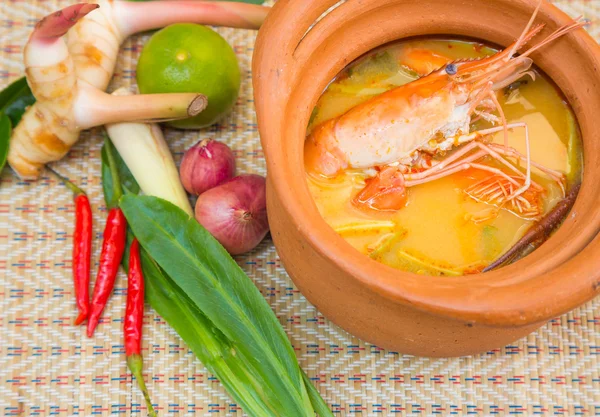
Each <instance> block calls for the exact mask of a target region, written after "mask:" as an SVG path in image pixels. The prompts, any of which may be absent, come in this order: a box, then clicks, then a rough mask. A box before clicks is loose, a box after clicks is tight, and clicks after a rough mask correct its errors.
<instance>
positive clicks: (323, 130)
mask: <svg viewBox="0 0 600 417" xmlns="http://www.w3.org/2000/svg"><path fill="white" fill-rule="evenodd" d="M496 52H497V51H496V50H495V49H493V48H491V47H489V46H486V45H483V44H481V43H478V42H472V41H465V40H453V39H442V38H438V39H412V40H407V41H401V42H398V43H395V44H391V45H387V46H384V47H382V48H379V49H377V50H374V51H372V52H370V53H368V54H367V55H365V56H363V57H362V58H360V59H359V60H357V61H355V62H354V63H352V64H350V65H349V66H348V67H347V68H345V69H344V70H343V71H342V72H341V73H340V74H339V75H338V76H337V77H336V78H335V79H334V80H333V81H332V82H331V83H330V85H329V86H328V87H327V89H326V90H325V92H324V93H323V94H322V96H321V97H320V99H319V101H318V103H317V105H316V107H315V109H314V111H313V113H312V116H311V119H310V123H309V126H308V129H307V144H306V146H305V164H306V171H307V182H308V187H309V190H310V192H311V194H312V196H313V198H314V201H315V203H316V206H317V208H318V210H319V212H320V213H321V215H322V216H323V218H324V219H325V221H326V222H327V223H328V224H329V225H330V226H331V227H332V228H333V229H334V230H335V231H336V232H337V233H338V234H339V235H341V236H342V237H343V238H344V239H346V240H347V241H348V242H349V243H350V244H351V245H352V246H353V247H354V248H356V249H357V250H358V251H360V252H362V253H363V254H365V255H366V256H370V257H371V258H373V259H375V260H377V261H379V262H382V263H384V264H387V265H389V266H392V267H395V268H398V269H402V270H405V271H410V272H416V273H421V274H427V275H462V274H468V273H475V272H480V271H482V270H483V269H484V268H486V267H487V266H488V265H490V264H491V263H492V262H494V261H495V260H496V259H498V258H499V257H500V256H501V255H502V254H504V253H505V252H506V251H508V250H509V249H510V248H511V247H513V245H515V243H517V242H518V241H519V240H520V239H521V238H522V237H523V236H524V234H525V233H526V232H527V230H528V229H530V228H531V226H532V225H534V224H536V222H540V221H541V220H542V219H544V216H546V215H547V214H548V213H549V212H550V211H551V210H553V208H555V207H556V206H557V204H558V203H559V202H560V201H561V200H563V199H564V198H565V195H566V194H567V193H569V191H570V190H571V189H572V188H574V187H575V186H577V185H578V184H579V183H580V182H581V175H582V145H581V138H580V134H579V130H578V127H577V124H576V121H575V117H574V116H573V114H572V111H571V109H570V108H569V106H568V104H567V102H566V101H565V99H564V98H563V97H562V95H561V94H560V92H559V91H558V90H557V88H556V87H555V86H554V85H553V84H552V82H551V81H550V80H549V79H547V77H546V76H545V75H544V74H542V73H541V72H540V71H539V70H537V69H535V68H534V67H531V68H526V71H524V72H523V73H522V74H521V73H517V76H512V74H511V75H510V76H509V77H508V78H507V79H503V80H499V79H494V80H492V81H491V84H489V83H488V84H482V87H480V90H479V91H476V92H475V93H473V94H478V96H477V97H475V98H473V97H469V100H475V99H477V100H480V101H479V102H478V104H477V106H475V107H473V108H471V107H470V106H474V105H473V102H472V101H471V102H470V103H469V102H467V103H466V104H465V105H463V107H464V106H466V105H469V108H463V107H454V108H453V109H452V112H451V113H448V116H447V117H448V120H449V122H448V124H446V125H444V128H443V131H442V132H440V131H437V132H435V133H434V135H433V136H432V138H430V140H427V137H426V139H425V142H423V141H421V142H418V141H419V140H420V139H419V138H420V137H421V136H422V135H423V132H427V134H429V133H431V132H430V131H429V130H427V126H428V123H430V124H431V123H432V122H431V120H430V119H433V118H435V117H438V114H437V112H438V109H442V110H439V111H443V108H444V106H446V105H447V103H446V102H445V101H444V100H445V98H444V97H443V96H440V97H441V98H440V97H438V96H436V95H435V94H436V91H438V90H439V89H440V88H441V89H443V88H446V86H447V84H448V82H453V83H455V84H457V85H458V84H460V83H463V84H467V81H468V82H471V78H468V77H477V76H480V75H479V73H477V72H474V73H470V74H469V75H468V77H466V76H464V75H462V74H463V73H462V72H461V71H463V68H467V66H468V65H471V67H474V65H475V63H476V62H478V61H475V59H481V58H484V57H487V56H491V55H493V54H494V53H496ZM467 59H471V60H473V61H472V62H469V61H467ZM527 59H528V58H522V59H521V60H522V61H523V62H521V63H519V62H518V63H516V65H523V66H525V65H526V64H528V63H529V65H530V62H528V61H527ZM456 60H461V61H456ZM444 68H445V70H444ZM519 70H520V69H519ZM436 71H437V72H436ZM440 71H442V73H441V75H439V76H438V75H437V74H438V73H439V72H440ZM443 71H445V72H443ZM428 74H432V75H433V77H432V76H431V75H430V76H428ZM455 74H456V75H455ZM453 76H456V77H462V78H456V79H454V78H452V77H453ZM434 77H436V78H437V79H438V80H437V81H436V80H435V78H434ZM480 77H481V76H480ZM429 78H434V81H433V82H431V83H427V84H419V82H422V81H423V80H426V79H429ZM415 80H419V81H418V82H416V83H413V84H410V85H407V84H408V83H411V82H413V81H415ZM473 80H474V81H473V82H479V81H478V80H477V79H475V78H473ZM484 81H485V80H484ZM482 82H483V81H482ZM495 83H496V84H495ZM503 84H506V85H503ZM401 86H404V87H401ZM413 86H414V87H413ZM399 87H400V88H399ZM411 88H412V90H410V91H409V89H411ZM458 88H462V87H461V86H460V85H458ZM485 88H488V90H487V91H482V90H484V89H485ZM401 89H404V90H406V91H408V92H406V91H401ZM399 91H400V92H401V93H402V94H404V95H403V96H402V100H405V101H404V102H403V103H404V104H402V105H403V106H405V107H410V106H413V105H414V110H412V111H411V112H409V114H410V117H407V116H406V114H407V113H406V112H404V113H402V114H398V120H395V119H394V117H395V116H394V114H391V113H394V111H396V110H395V109H394V106H400V104H397V101H395V100H396V97H399V96H398V95H397V94H400V93H397V92H399ZM460 94H462V93H460ZM480 96H481V97H480ZM375 98H376V100H375V101H374V99H375ZM436 100H437V101H436ZM415 102H416V104H415ZM459 104H460V103H459ZM386 106H387V107H386ZM427 106H430V107H427ZM498 106H500V109H498ZM351 109H352V111H351V112H349V111H350V110H351ZM403 110H405V109H403ZM467 111H468V112H471V113H470V117H469V118H467V120H468V122H467V125H466V127H464V126H461V125H460V124H461V122H460V120H462V119H460V117H462V116H461V114H462V113H461V112H467ZM390 114H391V115H390ZM457 114H458V116H457ZM459 116H460V117H459ZM351 117H353V118H355V119H356V120H350V118H351ZM361 117H363V119H361ZM367 119H369V120H373V119H376V120H377V121H378V122H379V121H385V122H386V123H388V125H393V124H394V123H397V124H403V125H402V126H403V127H402V129H403V130H402V129H400V128H397V129H396V130H394V132H396V134H397V132H402V135H398V137H394V138H391V139H390V138H389V136H386V135H387V133H386V132H384V131H383V128H382V131H381V132H377V131H376V130H377V128H375V129H374V130H375V131H373V126H375V127H377V124H373V123H371V122H369V123H371V124H368V123H367V122H365V121H364V120H367ZM455 119H456V120H458V121H457V122H456V123H454V122H453V120H455ZM459 119H460V120H459ZM342 122H343V123H345V124H344V125H343V126H342V127H340V126H341V123H342ZM453 123H454V124H453ZM414 124H418V126H417V127H414V126H413V125H414ZM505 124H506V125H508V126H512V128H511V129H504V128H503V127H502V126H503V125H505ZM455 125H456V126H455ZM525 125H526V126H527V132H526V129H525V127H524V126H525ZM347 126H351V127H352V129H354V130H352V131H353V132H356V135H357V136H356V137H351V138H349V139H347V140H346V139H345V138H344V134H345V131H342V130H340V129H343V128H346V127H347ZM423 126H425V127H423ZM457 126H458V127H457ZM361 129H362V130H361ZM398 129H400V130H398ZM411 129H412V130H411ZM330 132H335V133H330ZM448 132H450V133H448ZM472 132H483V134H481V135H474V134H472ZM486 132H489V133H486ZM527 133H528V135H527V137H526V134H527ZM334 135H335V140H333V141H332V139H331V137H333V136H334ZM403 135H404V136H403ZM420 135H421V136H420ZM415 137H416V139H415ZM381 138H384V139H383V141H382V139H381ZM526 139H528V141H529V146H527V140H526ZM344 140H346V142H344ZM411 140H412V141H416V142H415V143H418V146H417V145H414V146H413V145H410V144H407V141H408V142H410V141H411ZM505 140H506V141H507V143H506V144H505V143H504V142H505ZM386 141H387V142H386ZM475 142H477V143H475ZM342 144H344V146H347V147H346V148H345V149H343V150H342V151H340V149H339V148H341V147H342ZM390 144H391V145H390ZM398 147H404V148H406V150H407V151H406V152H404V153H402V152H400V151H398V150H397V148H398ZM528 151H529V156H530V158H529V159H528V158H527V155H528ZM461 152H462V153H463V154H461ZM340 155H342V156H340ZM368 158H372V160H377V161H380V162H381V163H375V164H370V162H368V161H367V162H365V161H366V160H367V159H368ZM394 158H396V159H394ZM340 160H343V161H342V162H340ZM528 160H529V161H531V162H530V164H528V162H527V161H528ZM447 161H452V162H447ZM528 165H529V169H528ZM528 172H529V174H528ZM527 178H530V180H529V181H528V180H527ZM528 184H529V185H528ZM536 244H539V242H537V243H536ZM528 246H529V249H531V247H533V246H532V245H528Z"/></svg>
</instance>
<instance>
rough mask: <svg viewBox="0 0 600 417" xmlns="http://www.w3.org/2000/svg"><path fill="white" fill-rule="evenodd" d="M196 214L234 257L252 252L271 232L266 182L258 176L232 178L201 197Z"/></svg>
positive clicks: (197, 202) (248, 175) (197, 203)
mask: <svg viewBox="0 0 600 417" xmlns="http://www.w3.org/2000/svg"><path fill="white" fill-rule="evenodd" d="M195 213H196V220H198V222H199V223H200V224H201V225H202V226H204V228H206V230H208V231H209V232H210V234H212V235H213V236H214V237H215V239H217V240H218V241H219V243H221V245H223V247H224V248H225V249H226V250H227V251H228V252H229V253H230V254H232V255H239V254H242V253H245V252H248V251H250V250H252V249H254V248H255V247H256V246H257V245H258V244H259V243H260V242H261V241H262V240H263V239H264V237H265V236H266V234H267V233H268V231H269V222H268V220H267V201H266V181H265V178H264V177H261V176H260V175H254V174H243V175H239V176H237V177H235V178H232V179H231V180H229V181H227V182H226V183H224V184H221V185H219V186H217V187H215V188H212V189H210V190H208V191H206V192H204V193H203V194H201V195H200V197H198V200H197V201H196V211H195Z"/></svg>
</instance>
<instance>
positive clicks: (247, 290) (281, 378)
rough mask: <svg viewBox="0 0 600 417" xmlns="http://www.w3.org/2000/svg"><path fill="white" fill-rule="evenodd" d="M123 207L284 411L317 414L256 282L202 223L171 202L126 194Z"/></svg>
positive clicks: (142, 236)
mask: <svg viewBox="0 0 600 417" xmlns="http://www.w3.org/2000/svg"><path fill="white" fill-rule="evenodd" d="M120 206H121V209H122V210H123V212H124V214H125V217H127V220H128V222H129V224H130V226H131V228H132V230H133V233H134V234H135V236H136V237H137V238H138V240H139V241H140V243H141V245H142V246H143V247H144V249H146V250H147V251H148V252H149V254H150V256H151V257H152V258H154V259H155V260H156V262H157V263H158V264H159V265H160V266H161V268H163V269H164V271H165V272H166V273H167V274H168V276H169V277H170V278H171V279H172V280H173V281H174V282H175V283H176V284H177V285H178V286H179V287H180V288H181V289H182V290H183V291H184V292H185V293H186V294H187V295H188V297H189V298H190V299H191V300H192V301H193V302H194V304H195V305H196V306H198V308H199V309H200V310H201V311H202V312H203V313H204V314H205V315H206V316H207V317H208V319H209V320H210V321H211V322H212V323H214V325H215V326H216V327H217V328H219V329H220V331H221V332H223V334H224V335H225V336H226V337H227V338H228V339H229V340H231V341H232V348H233V349H234V350H235V351H236V354H238V355H242V356H243V357H244V359H245V360H247V361H248V362H249V363H251V364H252V367H253V368H255V369H261V370H262V372H261V374H262V375H263V376H264V378H263V379H264V380H265V381H266V383H267V385H266V386H265V387H264V389H265V390H270V391H272V395H269V400H270V401H269V402H270V403H272V404H274V405H276V407H275V408H276V409H279V410H285V412H284V413H283V415H289V416H294V417H296V416H297V417H301V416H313V415H314V410H313V408H312V405H311V403H310V399H309V396H308V393H307V391H306V386H305V384H304V380H303V377H302V372H301V370H300V367H299V365H298V362H297V359H296V356H295V354H294V351H293V349H292V346H291V345H290V343H289V340H288V339H287V336H286V334H285V332H284V331H283V328H282V327H281V324H280V323H279V321H278V320H277V318H276V317H275V315H274V314H273V312H272V311H271V309H270V307H269V305H268V304H267V302H266V301H265V299H264V298H263V297H262V296H261V294H260V292H259V291H258V289H257V288H256V287H255V286H254V284H253V283H252V281H251V280H250V279H248V277H247V276H246V275H245V274H244V272H243V271H242V270H241V268H240V267H239V266H238V265H237V263H235V261H234V260H233V259H232V258H231V256H230V255H229V254H228V253H227V251H225V249H224V248H223V247H222V246H221V245H220V244H219V243H218V242H217V241H216V239H214V238H213V237H212V236H211V235H210V234H209V233H208V232H207V231H206V229H204V228H203V227H202V226H200V224H199V223H198V222H197V221H196V220H195V219H193V218H190V217H189V216H188V215H187V214H186V213H185V212H184V211H183V210H181V209H179V208H178V207H176V206H174V205H173V204H171V203H169V202H167V201H165V200H162V199H159V198H156V197H148V196H143V197H139V196H134V195H131V194H130V195H125V196H124V197H123V198H122V199H121V204H120Z"/></svg>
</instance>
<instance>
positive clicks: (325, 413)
mask: <svg viewBox="0 0 600 417" xmlns="http://www.w3.org/2000/svg"><path fill="white" fill-rule="evenodd" d="M302 378H304V384H305V385H306V390H307V391H308V396H309V397H310V402H311V403H312V406H313V408H314V409H315V411H316V412H317V414H318V415H319V416H321V417H333V413H332V412H331V410H330V409H329V407H328V406H327V403H326V402H325V400H323V397H321V394H319V391H317V389H316V388H315V386H314V385H313V384H312V382H311V381H310V379H309V378H308V375H306V373H305V372H304V371H302Z"/></svg>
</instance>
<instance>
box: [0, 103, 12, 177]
mask: <svg viewBox="0 0 600 417" xmlns="http://www.w3.org/2000/svg"><path fill="white" fill-rule="evenodd" d="M11 132H12V126H11V123H10V119H9V118H8V116H7V115H6V114H4V113H3V112H0V172H2V168H4V165H5V164H6V158H7V157H8V145H9V144H10V134H11Z"/></svg>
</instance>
